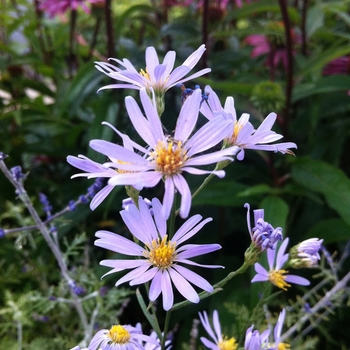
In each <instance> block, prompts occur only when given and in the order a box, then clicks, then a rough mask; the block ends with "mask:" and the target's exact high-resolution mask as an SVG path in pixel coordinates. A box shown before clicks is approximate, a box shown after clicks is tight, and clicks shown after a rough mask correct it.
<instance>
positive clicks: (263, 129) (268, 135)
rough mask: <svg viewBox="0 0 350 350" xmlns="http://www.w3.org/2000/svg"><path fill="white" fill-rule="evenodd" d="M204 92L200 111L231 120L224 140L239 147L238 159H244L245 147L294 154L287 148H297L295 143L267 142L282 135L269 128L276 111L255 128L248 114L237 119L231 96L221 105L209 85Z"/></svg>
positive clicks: (209, 115)
mask: <svg viewBox="0 0 350 350" xmlns="http://www.w3.org/2000/svg"><path fill="white" fill-rule="evenodd" d="M205 92H206V94H207V96H208V98H207V102H203V104H202V106H201V109H200V111H201V113H203V115H204V116H205V117H206V118H207V119H209V120H212V119H215V118H216V117H218V116H224V118H225V119H226V120H231V121H232V122H233V124H232V125H231V126H230V128H228V129H227V134H226V136H225V142H226V145H227V146H237V147H239V149H240V152H239V153H238V154H237V159H238V160H243V159H244V155H245V153H244V152H245V150H246V149H253V150H261V151H273V152H281V153H283V154H284V153H288V154H292V155H294V153H293V152H292V151H290V150H289V148H297V146H296V144H295V143H293V142H283V143H275V144H272V145H270V144H269V143H271V142H274V141H277V140H279V139H281V138H282V137H283V136H282V135H280V134H277V133H275V132H274V131H272V130H271V128H272V126H273V124H274V123H275V121H276V118H277V115H276V113H270V114H269V115H268V116H267V117H266V118H265V120H264V121H263V122H262V123H261V125H260V126H259V127H258V128H257V129H256V130H255V129H254V127H253V125H252V124H251V123H250V122H249V114H247V113H243V114H242V116H241V117H240V118H239V119H238V120H237V114H236V109H235V106H234V99H233V97H227V99H226V102H225V106H224V107H222V106H221V103H220V100H219V97H218V96H217V94H216V93H215V92H214V91H213V90H212V89H211V87H210V86H206V88H205Z"/></svg>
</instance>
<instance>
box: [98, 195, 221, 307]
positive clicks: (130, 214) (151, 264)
mask: <svg viewBox="0 0 350 350" xmlns="http://www.w3.org/2000/svg"><path fill="white" fill-rule="evenodd" d="M139 208H140V209H137V207H136V206H135V205H134V204H131V205H130V206H129V207H128V210H122V211H121V212H120V214H121V217H122V218H123V220H124V222H125V224H126V226H127V227H128V228H129V230H130V232H131V233H132V234H133V235H134V236H135V237H136V238H137V240H138V241H139V242H140V244H141V245H139V244H137V243H135V242H133V241H131V240H129V239H127V238H125V237H122V236H120V235H118V234H115V233H112V232H108V231H97V232H96V237H98V238H99V239H97V240H96V241H95V245H97V246H99V247H102V248H105V249H108V250H112V251H114V252H116V253H119V254H124V255H127V256H132V257H137V258H138V259H132V260H130V259H118V260H116V259H114V260H103V261H101V262H100V264H101V265H103V266H108V267H111V268H113V270H111V271H109V272H108V273H106V274H105V275H104V276H106V275H109V274H111V273H114V272H119V271H123V270H126V269H132V271H130V272H129V273H127V274H126V275H125V276H124V277H122V278H120V279H119V280H118V281H117V282H116V284H115V285H116V286H119V285H120V284H122V283H124V282H129V284H130V285H131V286H134V285H138V284H143V283H146V282H149V281H151V284H150V289H149V299H150V300H151V301H155V300H156V299H157V298H158V296H159V295H160V294H161V293H162V295H163V308H164V310H169V309H170V308H171V307H172V306H173V303H174V294H173V288H172V284H174V286H175V288H176V289H177V290H178V291H179V292H180V294H181V295H182V296H184V297H185V298H186V299H187V300H189V301H191V302H193V303H198V302H199V300H200V299H199V296H198V294H197V292H196V291H195V290H194V288H193V287H192V286H191V285H190V283H192V284H194V285H195V286H197V287H199V288H201V289H203V290H205V291H206V292H212V291H213V287H212V286H211V285H210V284H209V283H208V282H207V281H206V280H205V279H204V278H203V277H201V276H199V275H198V274H197V273H195V272H192V271H191V270H189V269H188V268H186V267H184V266H182V265H183V264H187V265H193V266H201V267H207V268H219V267H222V266H217V265H201V264H197V263H195V262H193V261H191V260H189V258H193V257H196V256H199V255H203V254H207V253H211V252H213V251H215V250H218V249H220V248H221V246H220V245H219V244H202V245H197V244H186V245H182V243H183V242H185V241H187V240H188V239H189V238H191V237H192V236H193V235H195V234H196V233H197V232H198V231H199V230H200V229H201V228H202V227H203V226H204V225H205V224H206V223H208V222H209V221H211V220H212V219H211V218H207V219H205V220H204V221H202V222H200V221H201V219H202V216H200V215H194V216H192V217H191V218H190V219H188V220H187V221H186V222H185V223H184V224H183V225H182V226H181V227H180V228H179V229H178V230H177V232H176V233H175V235H174V236H173V237H172V238H170V237H168V235H167V232H166V220H165V218H164V216H163V214H162V212H163V210H162V205H161V203H160V202H159V200H158V199H156V198H154V199H153V200H152V210H153V216H152V214H151V210H150V209H149V207H148V205H147V203H145V201H144V200H143V199H140V200H139ZM189 282H190V283H189Z"/></svg>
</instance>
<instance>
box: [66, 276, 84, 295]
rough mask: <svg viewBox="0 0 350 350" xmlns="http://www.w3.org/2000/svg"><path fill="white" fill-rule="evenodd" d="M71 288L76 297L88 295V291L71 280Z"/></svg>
mask: <svg viewBox="0 0 350 350" xmlns="http://www.w3.org/2000/svg"><path fill="white" fill-rule="evenodd" d="M69 287H70V288H71V289H72V290H73V292H74V293H75V294H76V295H83V294H85V293H86V289H85V288H84V287H82V286H79V284H77V283H76V282H75V281H73V280H71V281H70V282H69Z"/></svg>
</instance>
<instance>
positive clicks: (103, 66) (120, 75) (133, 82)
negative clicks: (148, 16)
mask: <svg viewBox="0 0 350 350" xmlns="http://www.w3.org/2000/svg"><path fill="white" fill-rule="evenodd" d="M204 51H205V45H201V46H200V47H199V48H198V49H197V50H196V51H195V52H193V53H192V54H191V55H190V56H189V57H188V58H187V59H186V60H185V62H184V63H182V65H181V66H179V67H177V68H175V69H174V70H173V68H174V63H175V58H176V53H175V51H169V52H167V54H166V55H165V57H164V60H163V63H160V62H159V59H158V55H157V51H156V50H155V48H154V47H153V46H149V47H147V49H146V53H145V60H146V68H145V71H144V70H143V69H141V70H140V71H138V70H137V69H136V68H135V67H134V66H133V65H132V63H131V62H130V61H129V60H128V59H126V58H124V59H123V60H122V61H121V60H118V59H116V58H110V60H112V61H115V62H117V63H118V64H119V65H121V66H122V67H123V68H118V67H116V66H114V65H113V64H110V63H107V62H96V68H97V69H98V70H99V71H101V72H102V73H104V74H106V75H108V76H109V77H111V78H113V79H116V80H120V81H123V82H125V83H126V84H112V85H107V86H104V87H102V88H100V90H104V89H120V88H127V89H137V90H141V89H142V88H146V89H149V88H153V90H154V91H155V93H156V94H157V95H158V94H164V92H165V91H167V90H168V89H170V88H171V87H173V86H175V85H177V84H181V83H184V82H185V81H188V80H192V79H195V78H197V77H200V76H202V75H204V74H206V73H209V72H210V71H211V69H210V68H205V69H202V70H200V71H199V72H197V73H195V74H192V75H190V76H189V77H187V78H184V77H185V76H186V75H187V74H188V73H189V72H190V71H191V70H192V69H193V67H194V66H195V65H196V64H197V62H198V61H199V60H200V58H201V57H202V55H203V53H204Z"/></svg>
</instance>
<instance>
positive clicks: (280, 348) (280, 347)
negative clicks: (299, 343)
mask: <svg viewBox="0 0 350 350" xmlns="http://www.w3.org/2000/svg"><path fill="white" fill-rule="evenodd" d="M288 349H290V345H289V344H287V343H279V344H278V346H277V350H288Z"/></svg>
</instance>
